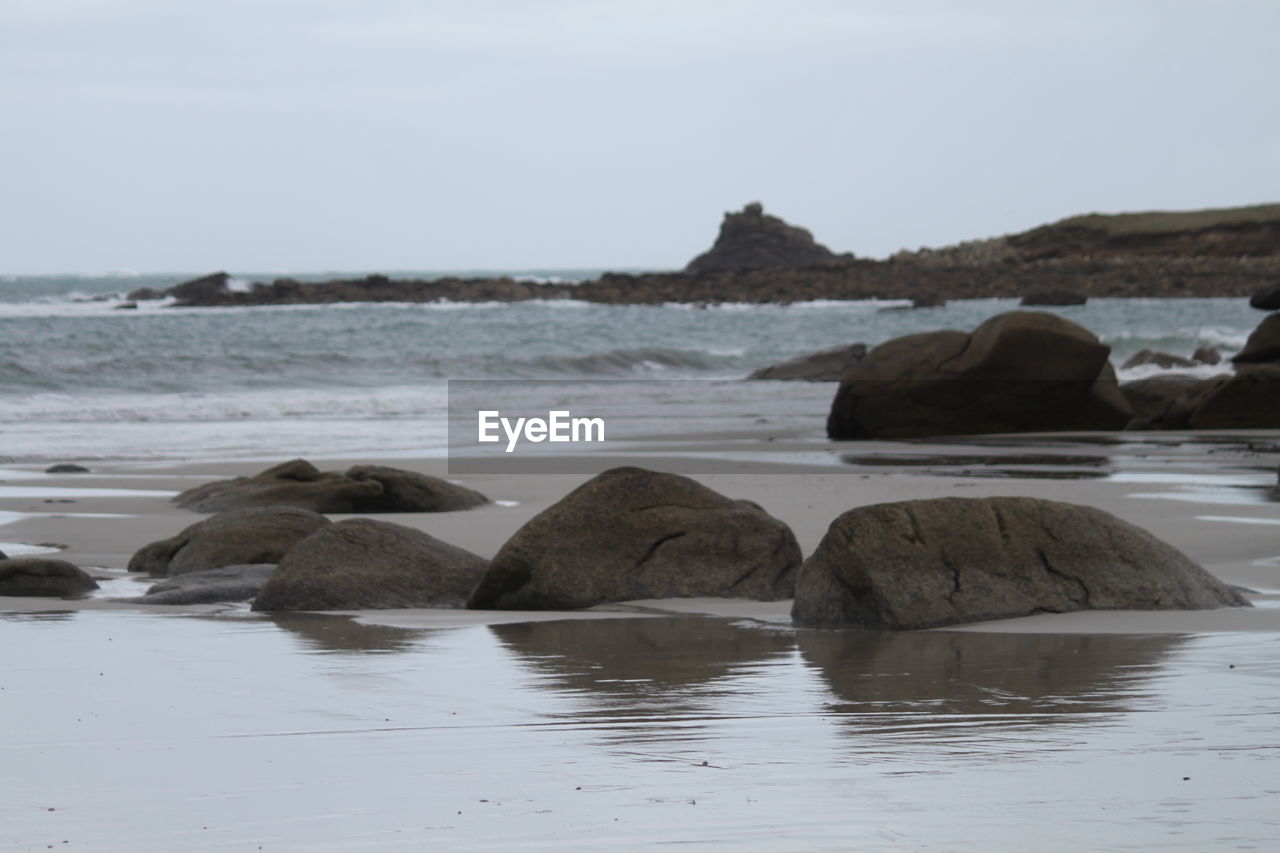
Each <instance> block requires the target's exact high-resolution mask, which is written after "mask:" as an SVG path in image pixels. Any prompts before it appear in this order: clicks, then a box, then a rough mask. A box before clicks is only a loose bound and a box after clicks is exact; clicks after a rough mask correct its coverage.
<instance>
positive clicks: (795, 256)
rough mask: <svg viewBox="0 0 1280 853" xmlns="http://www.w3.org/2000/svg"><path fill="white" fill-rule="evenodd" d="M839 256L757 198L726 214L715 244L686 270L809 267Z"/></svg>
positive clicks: (693, 271)
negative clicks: (771, 214) (774, 212)
mask: <svg viewBox="0 0 1280 853" xmlns="http://www.w3.org/2000/svg"><path fill="white" fill-rule="evenodd" d="M836 257H837V256H836V254H835V253H834V252H832V251H831V250H830V249H828V248H827V247H826V246H823V245H822V244H820V243H818V242H816V241H815V240H814V239H813V235H812V234H810V233H809V232H808V231H806V230H805V229H803V228H798V227H796V226H795V225H788V224H787V223H786V222H784V221H783V220H781V219H779V218H778V217H776V216H769V215H768V214H766V213H765V212H764V207H763V206H761V204H760V202H758V201H757V202H752V203H751V204H748V205H747V206H746V207H744V208H742V210H741V211H739V212H737V213H726V214H725V215H724V221H723V222H722V223H721V224H720V236H718V237H717V238H716V242H715V245H713V246H712V247H711V248H710V249H709V250H708V251H706V252H703V253H702V254H701V255H698V257H696V258H694V259H693V260H692V261H690V262H689V265H688V266H686V267H685V272H690V273H698V272H705V271H707V270H724V269H760V268H774V267H783V268H785V267H807V266H813V265H815V264H821V263H823V262H825V261H831V260H834V259H835V258H836Z"/></svg>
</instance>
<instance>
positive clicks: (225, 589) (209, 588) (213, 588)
mask: <svg viewBox="0 0 1280 853" xmlns="http://www.w3.org/2000/svg"><path fill="white" fill-rule="evenodd" d="M275 570H276V567H275V564H274V563H252V564H249V565H242V566H222V567H220V568H217V569H206V570H204V571H201V572H189V573H187V574H185V575H177V576H175V577H172V578H168V579H166V580H163V581H160V582H159V583H157V584H154V585H152V587H151V588H150V589H148V590H147V594H146V595H141V596H138V597H137V598H133V599H130V600H131V601H133V602H136V603H138V604H217V603H222V602H230V601H248V600H250V599H251V598H253V597H254V596H255V595H257V594H258V591H259V590H260V589H262V585H263V584H264V583H266V582H267V578H269V577H271V575H272V573H274V572H275Z"/></svg>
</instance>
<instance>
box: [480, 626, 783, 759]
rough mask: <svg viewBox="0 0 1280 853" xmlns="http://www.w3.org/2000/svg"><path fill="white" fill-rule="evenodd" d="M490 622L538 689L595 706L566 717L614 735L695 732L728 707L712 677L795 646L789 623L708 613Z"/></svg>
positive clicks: (743, 669)
mask: <svg viewBox="0 0 1280 853" xmlns="http://www.w3.org/2000/svg"><path fill="white" fill-rule="evenodd" d="M489 630H490V631H492V632H493V635H494V636H495V637H496V638H497V639H498V641H499V642H500V643H501V645H502V647H503V648H505V649H506V650H508V651H509V652H512V653H513V654H514V655H515V656H516V659H517V660H518V662H519V663H520V664H521V665H522V666H523V667H524V668H525V669H526V670H527V671H529V672H531V673H533V674H534V675H536V676H538V677H539V678H540V680H541V682H542V683H541V684H539V688H540V689H544V690H545V689H551V690H555V691H559V692H562V693H567V694H571V695H575V696H578V697H581V698H583V699H586V700H588V702H589V703H590V705H589V707H587V708H574V709H573V711H572V712H571V713H570V716H571V717H572V718H573V719H574V720H576V721H579V722H584V723H586V724H587V726H588V727H590V728H593V729H596V730H597V731H599V732H600V733H601V734H602V736H603V737H604V739H605V740H609V741H632V742H639V741H646V740H656V739H670V738H672V737H677V738H684V737H690V736H693V735H694V733H695V732H697V731H698V730H700V729H703V728H705V727H707V726H709V725H711V724H713V721H714V720H717V719H719V718H721V717H724V716H725V715H726V714H727V713H729V712H728V711H727V710H726V708H725V705H724V698H725V697H724V696H723V695H721V692H722V691H720V690H718V689H716V687H715V682H717V681H719V680H723V679H726V678H730V677H732V676H735V675H746V674H748V673H750V672H751V671H752V670H753V668H755V667H757V666H765V667H768V666H771V665H772V664H776V663H781V662H785V661H787V660H790V658H791V653H792V652H793V651H794V649H795V637H794V635H793V634H791V632H789V631H777V630H771V629H762V628H754V627H745V626H741V625H738V624H735V623H734V622H733V621H731V620H727V619H715V618H709V617H672V618H652V619H608V620H565V621H558V622H527V623H519V624H508V625H491V626H489ZM732 690H733V688H730V687H726V690H725V692H732ZM677 733H678V734H677Z"/></svg>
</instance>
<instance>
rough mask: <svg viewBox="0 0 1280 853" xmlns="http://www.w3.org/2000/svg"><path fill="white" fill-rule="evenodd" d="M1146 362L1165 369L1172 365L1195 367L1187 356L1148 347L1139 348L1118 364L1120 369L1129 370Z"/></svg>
mask: <svg viewBox="0 0 1280 853" xmlns="http://www.w3.org/2000/svg"><path fill="white" fill-rule="evenodd" d="M1146 364H1154V365H1155V366H1156V367H1163V368H1165V369H1166V370H1167V369H1169V368H1173V367H1195V366H1196V363H1195V362H1194V361H1192V360H1191V359H1189V358H1183V357H1182V356H1179V355H1173V354H1171V353H1167V352H1156V351H1155V350H1150V349H1141V350H1138V351H1137V352H1135V353H1134V354H1133V355H1131V356H1129V358H1128V359H1126V360H1125V363H1124V364H1122V365H1120V369H1121V370H1131V369H1132V368H1135V367H1142V366H1143V365H1146Z"/></svg>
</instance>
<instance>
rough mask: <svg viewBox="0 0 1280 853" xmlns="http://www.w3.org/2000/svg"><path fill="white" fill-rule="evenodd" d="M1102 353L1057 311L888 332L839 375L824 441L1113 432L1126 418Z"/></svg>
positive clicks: (1091, 337)
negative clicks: (966, 326) (964, 327)
mask: <svg viewBox="0 0 1280 853" xmlns="http://www.w3.org/2000/svg"><path fill="white" fill-rule="evenodd" d="M1110 351H1111V349H1110V347H1108V346H1107V345H1105V344H1103V343H1102V342H1101V341H1099V340H1098V339H1097V337H1095V336H1094V335H1093V334H1092V333H1091V332H1089V330H1087V329H1085V328H1084V327H1082V326H1079V325H1077V324H1075V323H1072V322H1071V321H1069V320H1065V319H1063V318H1061V317H1059V316H1057V315H1056V314H1048V313H1044V312H1039V311H1012V312H1009V313H1006V314H1000V315H997V316H995V317H992V318H991V319H989V320H987V321H986V322H985V323H983V324H982V325H980V326H978V328H977V329H975V330H974V331H973V333H972V334H965V333H964V332H959V331H952V330H944V331H938V332H925V333H922V334H915V335H906V336H905V337H901V338H894V339H893V340H890V341H887V342H885V343H883V344H880V345H879V346H877V347H875V348H874V349H872V350H871V351H870V352H868V353H867V355H866V357H865V358H863V359H862V360H861V361H860V362H858V363H857V364H856V365H854V366H852V367H850V368H849V370H848V371H846V372H845V375H844V377H843V380H842V381H841V383H840V388H839V390H838V391H837V392H836V397H835V400H834V401H833V402H832V405H831V413H830V415H829V416H828V418H827V434H828V435H829V436H830V437H831V438H833V439H867V438H917V437H924V436H935V435H969V434H982V433H1009V432H1036V431H1050V430H1055V431H1056V430H1112V429H1114V430H1118V429H1122V428H1123V427H1124V426H1125V424H1126V423H1128V422H1129V420H1130V418H1131V417H1132V415H1133V412H1132V410H1131V409H1130V408H1129V404H1128V403H1127V402H1126V400H1125V399H1124V396H1123V395H1122V394H1121V393H1120V390H1119V387H1118V385H1117V382H1116V378H1115V370H1114V369H1113V368H1112V367H1111V363H1110V362H1109V361H1108V360H1107V356H1108V354H1109V353H1110Z"/></svg>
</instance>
